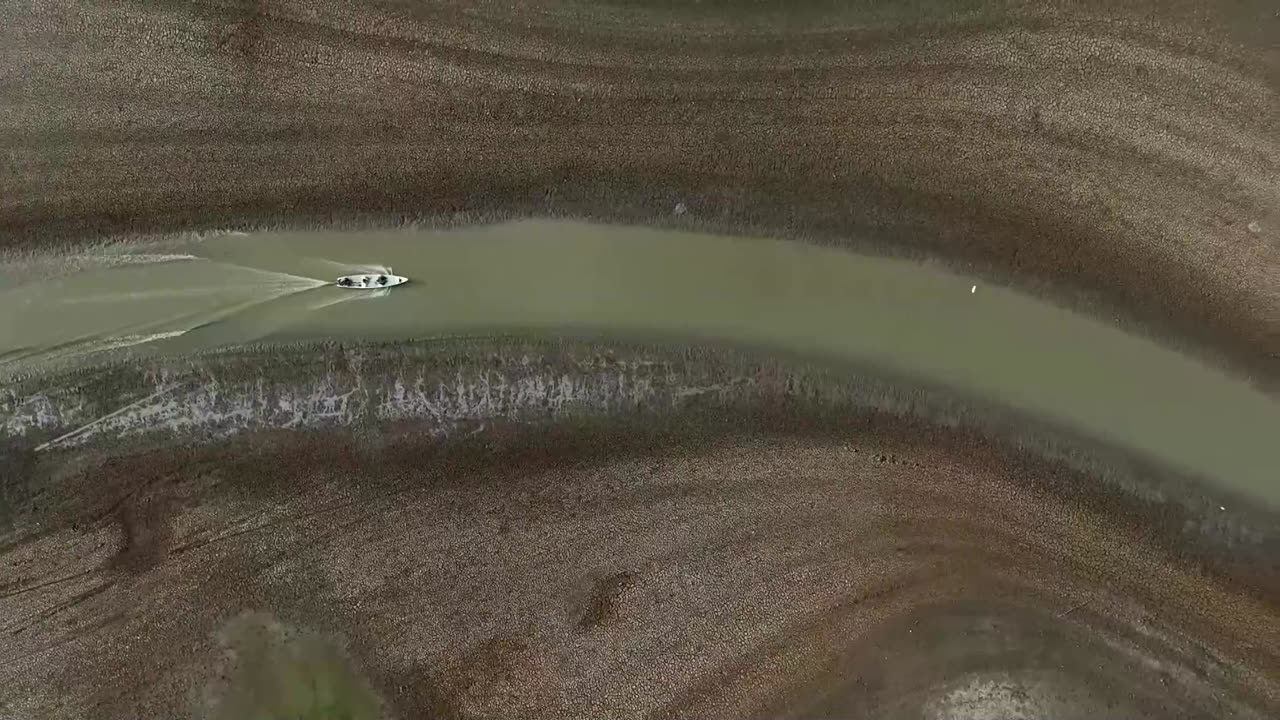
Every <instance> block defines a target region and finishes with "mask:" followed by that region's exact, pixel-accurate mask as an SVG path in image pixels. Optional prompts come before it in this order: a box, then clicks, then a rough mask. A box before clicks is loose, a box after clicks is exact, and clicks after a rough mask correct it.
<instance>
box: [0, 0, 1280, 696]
mask: <svg viewBox="0 0 1280 720" xmlns="http://www.w3.org/2000/svg"><path fill="white" fill-rule="evenodd" d="M1278 23H1280V18H1277V17H1276V15H1275V9H1274V8H1273V7H1271V6H1270V4H1268V3H1265V2H1251V1H1249V0H1239V1H1230V2H1228V1H1226V0H1222V1H1218V2H1210V3H1203V2H1178V1H1170V2H1134V3H1127V4H1123V6H1119V5H1117V4H1115V3H1102V2H1097V3H1092V2H1046V3H1024V2H1015V1H1010V2H996V1H993V0H968V1H962V2H955V3H943V2H929V1H928V0H921V1H920V2H913V3H888V2H874V1H871V0H864V1H861V2H856V1H850V2H844V3H842V2H835V1H834V0H832V1H831V2H817V1H816V0H815V1H813V2H798V3H784V2H780V1H779V2H759V3H749V2H733V1H732V0H714V1H706V2H701V3H678V2H662V1H661V0H647V1H646V0H632V1H624V0H613V1H611V2H610V1H603V2H585V1H583V2H577V1H575V0H524V1H522V2H516V1H514V0H441V1H440V2H408V1H404V2H396V1H392V0H368V1H366V2H358V3H341V2H329V1H326V0H298V1H296V2H290V1H287V0H279V1H275V0H244V1H237V2H230V1H229V2H212V1H207V0H196V1H193V2H171V1H167V0H150V1H147V2H111V3H108V2H101V3H96V2H72V1H70V0H48V1H41V2H32V3H9V4H6V5H4V6H2V7H0V145H2V146H3V149H4V165H3V167H2V168H0V243H3V246H4V247H3V249H4V250H5V251H6V252H27V251H31V250H36V249H42V250H49V249H56V248H60V247H64V246H75V245H78V244H83V243H86V242H96V241H101V240H108V239H110V240H115V239H125V240H129V239H134V238H139V237H147V236H151V235H156V234H161V235H162V234H165V233H174V232H185V231H199V230H205V229H217V228H240V229H245V230H251V229H254V228H262V227H273V226H299V227H314V226H321V225H343V226H356V225H369V224H388V223H398V222H404V221H406V220H425V221H429V222H442V223H449V222H465V221H468V220H469V219H474V218H477V217H508V216H521V215H531V214H532V215H559V216H573V217H589V218H594V219H600V220H610V221H626V222H643V223H653V224H665V225H688V226H697V227H703V228H712V229H718V230H725V231H749V232H755V233H765V234H770V235H776V236H780V237H785V238H794V239H796V240H797V241H818V242H828V243H842V244H847V245H848V246H849V247H850V248H851V249H854V250H862V251H874V252H883V253H892V254H901V255H906V256H911V257H922V258H931V259H936V260H939V261H942V262H945V263H948V264H950V265H952V266H955V267H959V268H963V269H965V270H966V271H969V272H973V273H977V274H981V275H986V276H988V277H991V278H993V279H994V280H996V281H998V282H1001V283H1006V284H1012V285H1014V286H1017V287H1021V288H1024V289H1026V290H1029V291H1033V292H1037V293H1040V294H1043V295H1045V296H1047V297H1050V298H1053V299H1055V300H1057V301H1059V302H1063V303H1067V304H1070V305H1072V306H1075V307H1078V308H1080V309H1082V310H1084V311H1086V312H1091V313H1095V314H1098V315H1101V316H1103V317H1107V318H1110V319H1114V320H1115V321H1116V322H1118V323H1121V324H1122V325H1124V326H1125V327H1126V328H1129V329H1131V330H1132V331H1134V332H1142V333H1147V334H1149V335H1151V336H1153V337H1156V338H1159V339H1160V340H1161V341H1163V342H1166V343H1169V344H1172V345H1174V346H1176V347H1179V348H1182V349H1185V350H1187V351H1188V352H1192V353H1196V354H1197V355H1199V356H1200V357H1202V358H1204V359H1205V360H1206V361H1208V362H1213V363H1216V364H1219V365H1220V366H1222V367H1224V368H1227V369H1229V370H1230V371H1232V372H1235V373H1237V374H1239V375H1241V376H1244V377H1248V378H1249V379H1250V380H1251V381H1253V382H1254V383H1255V385H1257V386H1258V387H1260V388H1264V389H1273V388H1275V387H1276V386H1277V380H1280V230H1278V229H1280V181H1278V178H1280V113H1278V112H1277V108H1278V107H1280V103H1278V102H1277V100H1278V95H1280V50H1278V47H1280V45H1278V44H1277V40H1278V39H1280V25H1278ZM677 205H679V206H680V207H681V209H682V210H683V212H681V213H678V214H677V213H674V212H673V208H675V207H676V206H677ZM299 352H301V351H299ZM314 352H331V350H316V351H314ZM531 352H533V351H526V357H527V356H528V354H529V353H531ZM618 352H619V353H624V354H625V352H627V351H626V350H625V349H620V350H618ZM533 354H535V355H536V353H533ZM698 357H701V356H698ZM698 357H693V359H692V360H688V361H687V362H688V363H692V364H696V363H697V362H699V360H698ZM457 362H458V363H459V364H460V365H467V366H474V367H491V366H492V370H491V371H492V372H493V373H495V374H498V375H501V374H502V373H504V372H508V370H507V369H505V368H507V367H508V366H507V365H503V364H502V363H496V364H492V358H491V356H490V355H488V354H485V353H477V354H475V355H474V356H473V357H470V358H466V357H463V358H462V359H459V360H458V361H457ZM779 362H781V361H779ZM783 365H784V366H785V363H784V364H783ZM557 372H561V373H564V372H571V370H560V371H557ZM690 372H692V371H690ZM780 372H783V373H784V374H785V369H784V370H782V371H780ZM68 382H74V381H73V380H69V381H68ZM281 384H282V387H283V386H284V385H287V383H286V382H284V381H281ZM908 385H909V384H908ZM779 387H780V389H778V390H777V392H776V393H774V394H772V395H771V394H768V393H766V394H764V395H756V396H753V397H752V398H750V399H748V400H744V401H743V402H741V403H737V402H731V400H732V399H733V398H732V392H728V394H722V397H721V401H714V402H713V401H710V400H708V401H706V404H705V405H699V406H698V407H699V408H700V410H699V412H697V413H695V414H694V415H693V416H691V417H684V416H683V415H681V414H680V413H679V412H676V411H675V410H672V409H671V407H669V406H663V407H634V408H621V409H620V408H618V407H616V406H610V407H609V408H607V412H605V411H604V410H601V409H600V408H593V407H591V403H590V402H586V403H584V406H583V408H582V412H583V413H584V414H586V415H592V413H595V414H594V415H592V417H593V418H595V419H594V420H592V422H583V421H581V418H577V417H572V416H556V417H555V418H551V417H550V416H548V418H549V419H547V421H546V422H541V423H531V422H526V421H525V420H524V419H522V420H520V421H519V422H516V421H514V420H513V419H512V418H505V417H501V416H498V417H493V418H487V419H486V421H485V422H478V423H476V424H475V425H474V427H469V428H468V429H467V430H468V434H467V436H466V437H465V438H463V439H460V440H456V441H450V442H444V441H441V440H439V439H438V434H433V432H432V431H431V429H430V427H429V426H430V419H429V418H423V419H419V420H406V421H404V422H402V423H398V424H396V425H395V426H394V427H383V426H371V425H360V426H356V427H352V428H346V429H342V430H333V429H330V430H319V429H317V430H297V431H287V432H272V433H259V434H251V435H244V436H237V437H233V438H230V439H221V440H219V441H218V442H216V443H214V442H205V440H207V438H198V437H188V438H178V439H173V440H171V441H170V443H169V444H168V445H156V444H154V443H152V444H146V443H120V444H118V445H107V446H101V445H99V446H89V447H85V448H82V449H78V450H67V451H59V452H56V453H39V452H36V451H35V450H34V449H33V447H32V445H31V443H30V442H29V441H28V440H26V439H22V440H11V439H9V438H7V437H6V438H0V443H2V444H0V488H3V490H4V494H3V495H2V496H0V499H2V500H3V503H4V505H3V507H2V508H0V519H2V520H3V523H4V524H3V525H2V526H0V533H2V534H0V717H2V718H8V717H13V718H134V717H155V718H167V717H193V716H194V717H200V716H204V715H206V714H208V712H209V706H208V705H209V704H208V702H207V696H208V695H209V693H216V692H217V688H218V687H219V683H225V682H226V673H227V670H226V657H225V654H224V653H223V651H222V649H221V648H220V645H219V640H218V633H219V629H220V628H222V627H223V626H224V624H225V623H226V622H227V621H228V620H229V619H231V618H233V617H235V616H236V615H238V614H239V613H242V612H244V611H261V612H266V613H270V614H271V615H272V616H274V617H276V618H279V620H280V621H281V622H283V623H286V624H288V625H290V626H293V627H298V628H306V629H308V630H310V631H314V632H317V633H321V634H324V635H325V636H326V637H331V638H334V639H335V640H334V641H335V642H337V643H340V644H341V645H342V646H343V647H344V648H345V650H344V652H345V653H346V654H347V656H349V660H350V663H351V665H352V666H353V667H354V668H356V670H357V672H358V673H359V674H360V676H361V677H362V678H363V682H365V683H367V685H368V687H369V688H370V689H372V691H373V692H374V693H375V694H376V695H377V697H378V698H379V703H380V712H381V713H382V714H384V715H386V716H388V717H396V718H402V719H409V718H415V719H416V718H459V719H462V718H517V717H520V718H567V717H619V718H630V717H653V718H668V717H670V718H677V717H690V718H743V717H761V718H764V717H769V718H774V717H794V718H833V717H840V718H845V717H848V718H971V719H974V720H977V719H980V718H997V717H999V718H1237V717H1238V718H1268V717H1276V716H1278V715H1280V581H1278V580H1277V578H1280V561H1278V560H1277V558H1280V520H1277V519H1276V517H1275V516H1274V515H1269V516H1267V517H1266V518H1265V519H1264V521H1263V522H1262V523H1261V524H1258V523H1256V522H1255V523H1254V524H1253V525H1251V526H1250V527H1251V529H1250V530H1249V532H1246V533H1242V532H1240V531H1238V528H1237V527H1236V526H1235V525H1233V524H1232V523H1233V521H1232V516H1231V515H1230V514H1228V515H1214V516H1212V517H1209V516H1204V515H1197V514H1196V513H1197V512H1202V509H1197V508H1199V506H1197V505H1195V504H1194V503H1183V502H1181V500H1180V499H1179V497H1178V496H1177V493H1178V492H1181V489H1182V488H1183V487H1184V486H1183V485H1177V486H1176V487H1175V486H1174V485H1170V486H1169V487H1168V488H1166V489H1165V490H1164V491H1162V492H1157V493H1153V494H1148V495H1145V496H1143V497H1140V498H1135V497H1134V496H1132V495H1131V494H1129V490H1128V489H1126V488H1123V487H1121V486H1119V485H1118V484H1114V483H1112V482H1111V481H1110V480H1109V478H1110V477H1111V476H1110V475H1109V474H1108V473H1109V471H1108V468H1106V467H1100V466H1098V464H1097V463H1092V464H1091V461H1090V460H1089V459H1088V458H1085V459H1083V460H1080V461H1079V462H1075V463H1072V462H1069V460H1070V459H1071V458H1070V457H1067V458H1066V459H1064V456H1063V454H1062V453H1057V454H1053V453H1042V452H1038V451H1037V447H1036V446H1031V445H1026V444H1018V443H1016V442H1011V441H1009V438H1008V437H1007V436H1006V435H1005V434H1002V431H1001V430H1000V428H999V427H997V426H994V425H981V424H973V425H969V424H966V423H965V422H964V421H963V416H961V420H960V421H959V422H953V421H948V422H942V421H939V420H938V419H937V418H930V417H923V416H917V415H915V414H913V413H912V412H911V410H910V408H907V409H904V407H903V405H901V404H898V405H895V406H894V408H892V409H888V410H886V409H884V408H878V407H876V406H875V403H874V402H869V403H863V404H861V405H859V406H857V407H851V408H850V409H849V412H848V414H847V417H845V416H842V419H839V418H838V419H832V417H831V416H830V413H829V412H826V411H820V410H819V409H817V405H818V404H820V403H818V401H817V400H815V399H814V397H816V396H817V394H818V393H814V394H813V395H814V397H810V396H809V395H807V394H799V395H798V394H796V392H794V391H793V390H794V389H793V388H792V386H791V385H790V384H787V383H783V384H782V385H780V386H779ZM286 390H287V389H286ZM282 391H285V390H282ZM1267 391H1268V392H1272V391H1273V390H1267ZM125 395H126V393H125V392H124V391H123V390H121V392H120V397H124V396H125ZM103 402H104V403H106V404H107V405H109V404H110V399H109V398H108V399H105V400H104V401H103ZM690 402H695V403H701V402H703V401H702V400H697V399H695V400H692V401H690ZM855 405H856V403H855ZM597 411H599V412H597ZM636 418H639V420H638V421H637V420H636ZM761 418H763V420H762V419H761ZM850 418H852V419H850ZM1077 459H1079V458H1077ZM1144 462H1145V461H1144ZM1153 462H1154V461H1153ZM1155 465H1158V462H1156V463H1155ZM1140 466H1141V467H1146V465H1140ZM1081 468H1084V469H1083V470H1082V469H1081ZM1090 468H1092V469H1090ZM1150 474H1151V477H1150V478H1148V480H1149V481H1150V482H1151V483H1153V484H1156V485H1158V484H1159V482H1160V477H1161V476H1160V473H1159V472H1157V471H1156V470H1151V471H1150ZM1189 528H1190V530H1189ZM1202 546H1211V550H1210V551H1206V550H1204V547H1202ZM210 688H212V690H211V689H210Z"/></svg>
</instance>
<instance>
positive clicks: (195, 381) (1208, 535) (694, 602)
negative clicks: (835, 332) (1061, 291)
mask: <svg viewBox="0 0 1280 720" xmlns="http://www.w3.org/2000/svg"><path fill="white" fill-rule="evenodd" d="M274 352H276V353H277V354H278V351H274ZM270 356H271V353H257V354H255V353H248V354H241V353H227V354H222V355H219V356H210V357H206V358H204V359H202V360H199V361H182V362H169V363H168V364H166V365H157V366H155V367H152V368H151V369H150V370H147V371H145V372H143V371H139V370H136V369H116V370H110V369H105V370H97V371H89V372H85V373H82V374H80V375H78V376H76V377H73V378H66V379H63V380H62V382H61V383H60V387H62V388H63V389H62V391H61V392H59V393H50V392H46V391H43V390H40V389H39V387H40V384H39V383H37V382H36V381H28V382H24V383H16V384H15V385H14V391H13V392H12V393H11V394H10V395H8V396H7V397H6V398H5V402H4V405H3V410H4V412H5V415H4V418H5V419H7V422H8V425H6V428H7V430H8V431H10V432H12V433H14V436H13V437H17V438H19V439H18V440H16V441H13V442H11V443H10V444H9V446H8V448H9V449H8V451H7V453H8V454H7V456H6V457H5V458H4V462H5V463H6V465H5V468H4V470H5V473H6V479H7V481H8V482H7V486H6V492H7V493H9V497H8V498H7V501H8V507H10V508H13V509H16V513H15V514H16V517H10V518H9V521H10V522H11V523H12V526H13V528H14V529H13V530H12V531H10V532H9V533H8V534H6V536H5V545H4V546H3V548H0V558H2V559H3V561H4V563H5V582H4V584H3V586H2V587H0V616H2V617H3V618H4V626H3V628H0V633H3V639H4V642H3V645H2V647H3V651H4V663H3V664H2V665H0V668H3V669H2V670H0V681H2V682H0V687H3V688H4V690H3V693H2V694H0V708H3V709H4V710H5V711H6V712H7V713H9V714H10V715H13V716H15V717H20V716H39V713H40V712H44V713H47V715H48V716H51V717H103V718H107V717H134V716H138V715H141V716H148V717H173V716H182V715H184V714H191V713H197V714H198V713H199V712H201V708H203V707H205V704H204V703H205V701H204V700H202V698H204V697H205V696H206V695H207V694H208V693H209V692H210V690H209V688H216V687H217V684H218V683H219V682H221V681H220V680H219V678H223V679H224V680H225V677H226V673H227V670H225V662H224V659H223V658H224V656H223V653H222V652H221V650H220V646H219V642H218V633H219V630H220V628H221V627H222V625H223V624H224V623H226V622H227V621H228V619H230V618H234V617H236V616H237V615H238V614H239V613H241V612H243V611H245V610H257V611H265V612H270V613H273V614H274V615H275V616H276V617H278V618H280V619H281V620H282V621H284V622H287V623H290V624H292V625H293V626H297V627H303V628H307V629H308V631H310V632H322V633H330V634H332V636H333V637H336V638H340V640H341V642H342V643H344V644H345V647H346V650H347V652H348V653H349V654H350V657H351V663H352V664H353V666H355V667H357V668H358V669H359V672H361V673H362V674H363V677H364V678H366V682H367V683H368V684H369V687H370V688H371V689H372V690H373V691H374V692H375V693H376V694H377V695H378V696H379V697H380V698H382V700H381V702H383V703H384V710H385V712H386V713H387V714H388V715H390V716H394V717H401V718H422V717H456V718H478V717H583V716H592V717H640V716H653V717H726V718H731V717H887V718H898V717H902V718H908V717H939V718H943V717H964V718H983V717H1054V718H1062V717H1066V718H1071V717H1079V718H1094V717H1136V718H1142V717H1151V718H1159V717H1206V718H1209V717H1245V718H1248V717H1258V718H1263V717H1269V716H1271V714H1272V713H1273V711H1274V710H1275V708H1276V707H1278V706H1280V705H1278V704H1277V703H1278V702H1280V685H1278V684H1277V682H1276V677H1277V675H1276V670H1277V668H1280V656H1278V655H1277V648H1280V622H1277V615H1276V611H1275V604H1274V601H1275V593H1276V587H1277V585H1278V583H1277V578H1276V577H1275V563H1274V558H1275V552H1276V548H1277V546H1278V545H1280V531H1278V530H1277V527H1276V525H1275V523H1274V517H1273V516H1270V517H1269V516H1267V515H1266V514H1261V515H1259V516H1255V517H1247V514H1246V513H1245V512H1243V511H1241V510H1233V511H1232V512H1230V513H1226V514H1223V513H1221V512H1219V511H1218V510H1217V507H1216V502H1217V501H1216V500H1214V499H1212V498H1209V499H1206V498H1204V497H1195V496H1194V493H1192V492H1190V491H1188V490H1187V487H1188V486H1186V485H1184V484H1180V483H1179V482H1178V481H1177V479H1176V478H1174V477H1173V476H1172V475H1170V474H1167V473H1164V472H1162V471H1161V470H1160V469H1159V468H1157V467H1153V466H1148V465H1144V464H1142V463H1132V464H1130V465H1128V466H1127V467H1128V468H1129V469H1128V470H1127V471H1126V470H1121V469H1120V468H1124V467H1126V465H1125V462H1124V461H1123V459H1122V458H1120V457H1119V456H1118V455H1114V454H1112V455H1108V454H1107V452H1106V451H1105V450H1103V449H1098V448H1093V447H1090V446H1088V445H1087V444H1085V443H1083V442H1073V441H1071V440H1069V439H1066V438H1065V437H1056V438H1055V436H1054V435H1053V434H1052V433H1051V432H1050V431H1048V430H1040V431H1034V432H1032V431H1030V430H1027V429H1026V428H1025V426H1023V429H1022V430H1013V429H1010V428H1009V427H1003V429H1001V426H1000V425H999V420H998V419H996V416H994V415H993V416H990V417H988V416H985V415H984V414H983V413H982V412H980V411H977V410H974V409H973V407H974V406H973V405H972V404H969V403H963V402H959V401H957V400H955V399H954V398H948V397H946V396H945V395H944V394H941V393H937V392H930V391H924V390H918V391H906V390H903V389H902V388H901V386H900V385H896V384H893V383H888V382H885V381H883V380H882V379H879V378H877V377H876V376H875V375H874V374H867V373H862V372H856V371H853V370H851V369H845V370H843V371H836V370H830V369H823V368H817V367H812V366H799V365H794V364H793V365H792V366H790V367H789V366H788V365H787V364H780V363H779V362H777V361H773V360H763V359H753V358H752V356H750V355H743V354H726V353H718V352H710V351H706V350H682V351H676V350H668V351H662V350H658V349H644V348H637V347H624V346H618V347H610V346H606V345H582V344H572V343H571V344H562V343H552V344H545V343H524V342H515V341H511V342H504V343H482V342H463V343H455V344H441V343H430V344H427V345H424V346H418V347H416V348H405V347H399V346H387V347H384V348H381V349H371V348H367V347H366V348H361V349H359V350H351V349H342V348H337V347H332V348H313V349H310V350H306V351H303V350H301V349H298V350H295V352H294V355H293V356H292V362H291V363H290V365H288V366H285V365H284V364H282V363H279V362H273V361H271V360H270V359H269V357H270ZM286 367H287V369H286ZM286 371H287V372H288V373H289V374H290V375H289V377H291V378H292V379H293V381H294V382H295V383H296V389H291V388H290V387H289V386H286V385H285V384H284V383H283V382H280V381H277V380H276V378H275V374H277V373H280V372H286ZM42 382H43V381H42ZM156 388H159V389H156ZM184 388H185V389H184ZM175 398H177V399H179V400H180V401H178V402H175V401H174V400H175ZM99 404H102V406H101V407H99ZM105 407H115V408H124V411H123V412H118V413H116V414H109V413H102V412H101V410H102V409H103V408H105ZM95 418H101V419H98V420H97V421H96V423H95V422H94V419H95ZM19 425H22V428H21V429H19ZM175 433H176V434H177V437H178V438H181V440H180V441H179V442H177V443H175V442H174V436H175ZM993 435H996V436H998V437H1003V438H1006V440H1003V441H1002V440H993V439H991V438H992V436H993ZM1008 438H1014V440H1008ZM1046 457H1053V458H1056V459H1053V460H1046V459H1045V458H1046ZM14 478H23V479H24V481H25V482H24V484H23V485H22V486H18V485H16V484H14V483H13V482H12V479H14ZM1138 496H1142V497H1143V498H1145V499H1138ZM1206 502H1212V503H1215V505H1214V507H1212V508H1208V507H1206V506H1205V503H1206ZM1233 504H1234V503H1233Z"/></svg>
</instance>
